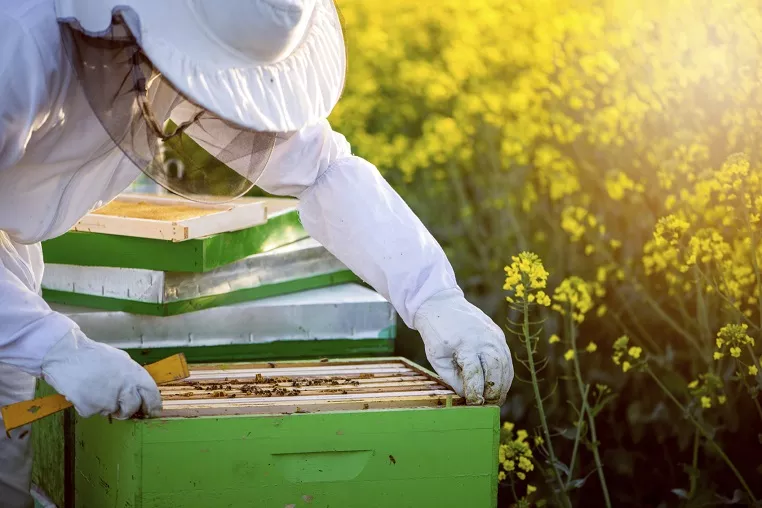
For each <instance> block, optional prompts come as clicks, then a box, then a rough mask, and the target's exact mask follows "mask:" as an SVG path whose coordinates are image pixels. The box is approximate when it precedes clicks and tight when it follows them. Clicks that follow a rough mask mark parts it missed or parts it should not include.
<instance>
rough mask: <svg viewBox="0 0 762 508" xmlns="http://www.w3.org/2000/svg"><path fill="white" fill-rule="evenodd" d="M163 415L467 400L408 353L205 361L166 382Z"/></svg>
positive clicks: (299, 410) (448, 403) (427, 404)
mask: <svg viewBox="0 0 762 508" xmlns="http://www.w3.org/2000/svg"><path fill="white" fill-rule="evenodd" d="M160 390H161V393H162V399H163V400H164V410H163V413H162V417H195V416H219V415H247V414H292V413H317V412H325V411H340V410H341V411H351V410H365V409H393V408H408V407H437V406H452V405H460V404H464V401H463V399H462V398H461V397H460V396H458V395H457V394H456V393H455V392H454V391H453V390H452V388H450V387H449V386H447V385H445V384H444V383H443V382H442V381H441V380H440V379H439V378H437V377H436V376H435V375H434V374H433V373H430V372H428V371H426V370H425V369H422V368H421V367H419V366H417V365H415V364H413V363H411V362H409V361H407V360H405V359H402V358H388V359H385V358H382V359H378V360H344V361H341V360H339V361H323V362H320V361H317V362H315V361H308V362H277V363H275V362H268V363H239V364H226V365H224V366H221V365H201V366H194V367H193V368H192V369H191V375H190V377H189V378H188V379H186V380H183V381H179V382H176V383H171V384H167V385H164V386H162V387H160Z"/></svg>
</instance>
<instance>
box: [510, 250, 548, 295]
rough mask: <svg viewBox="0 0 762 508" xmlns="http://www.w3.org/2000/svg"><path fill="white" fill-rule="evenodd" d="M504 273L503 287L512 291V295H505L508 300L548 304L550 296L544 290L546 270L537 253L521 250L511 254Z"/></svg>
mask: <svg viewBox="0 0 762 508" xmlns="http://www.w3.org/2000/svg"><path fill="white" fill-rule="evenodd" d="M505 274H506V276H505V285H504V286H503V289H504V290H506V291H511V292H513V296H508V297H506V299H507V300H508V301H509V302H511V303H517V302H528V303H537V304H538V305H543V306H546V307H547V306H549V305H550V297H549V296H548V295H547V294H546V293H545V291H544V289H545V287H546V286H547V282H548V272H547V271H546V270H545V267H544V266H543V265H542V261H540V258H539V257H538V256H537V254H533V253H531V252H522V253H521V254H519V255H518V256H513V258H512V263H511V264H510V266H506V267H505Z"/></svg>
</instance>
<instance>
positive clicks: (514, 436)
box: [498, 422, 543, 506]
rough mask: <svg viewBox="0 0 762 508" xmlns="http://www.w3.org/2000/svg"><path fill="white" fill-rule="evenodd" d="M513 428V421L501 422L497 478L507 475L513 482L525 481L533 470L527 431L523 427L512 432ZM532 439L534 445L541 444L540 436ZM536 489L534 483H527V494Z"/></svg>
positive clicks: (501, 479) (505, 477) (501, 478)
mask: <svg viewBox="0 0 762 508" xmlns="http://www.w3.org/2000/svg"><path fill="white" fill-rule="evenodd" d="M514 428H515V426H514V424H513V423H510V422H505V423H503V427H502V430H501V437H500V449H499V451H498V459H499V461H500V472H499V473H498V478H499V480H500V481H504V480H506V479H507V478H508V477H511V478H512V481H513V482H517V481H525V480H526V479H527V473H529V472H531V471H534V462H533V460H534V457H533V453H532V448H531V445H530V444H529V442H528V441H527V439H528V438H529V433H528V432H527V431H526V430H523V429H519V430H517V431H516V432H515V433H514ZM533 441H534V446H542V444H543V439H542V437H540V436H535V437H534V439H533ZM536 491H537V488H536V487H535V486H534V485H531V484H527V486H526V495H527V496H529V495H531V494H532V493H534V492H536ZM525 501H526V499H525ZM527 506H528V505H527Z"/></svg>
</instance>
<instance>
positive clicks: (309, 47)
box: [56, 0, 346, 201]
mask: <svg viewBox="0 0 762 508" xmlns="http://www.w3.org/2000/svg"><path fill="white" fill-rule="evenodd" d="M56 10H57V16H58V20H59V22H60V23H61V26H62V34H63V38H64V42H65V46H66V48H67V51H68V53H69V55H70V58H71V61H72V64H73V65H74V67H75V68H76V71H77V75H78V77H79V80H80V81H81V82H82V85H83V87H84V89H85V92H86V94H87V97H88V101H89V102H90V105H91V106H92V109H93V111H94V112H95V114H96V116H97V117H98V119H99V120H100V122H101V123H102V124H103V126H104V127H105V128H106V130H107V131H108V132H109V134H110V135H111V137H112V138H113V139H114V141H115V142H116V144H117V145H119V147H120V148H121V149H122V151H124V153H125V154H127V156H128V157H130V159H132V161H133V162H135V164H137V165H138V166H139V167H140V168H141V169H142V170H143V172H145V173H146V174H147V175H148V176H150V177H151V178H153V179H154V180H156V181H157V182H158V183H160V184H161V185H163V186H164V187H166V188H168V189H169V190H170V191H172V192H175V193H178V194H180V195H183V196H185V197H188V198H191V199H196V200H201V201H220V200H229V199H231V198H234V197H237V196H241V195H243V194H244V193H246V192H247V191H248V190H249V189H251V187H253V185H254V184H255V183H256V181H257V179H258V178H259V176H260V175H261V174H262V172H263V171H264V169H265V167H266V165H267V162H268V159H269V157H270V153H271V151H272V148H273V145H274V143H275V137H276V134H277V133H285V132H291V131H296V130H298V129H300V128H301V127H303V126H305V125H308V124H310V123H313V122H316V121H318V120H321V119H323V118H325V117H327V116H328V114H329V113H330V112H331V110H332V109H333V107H334V106H335V104H336V102H337V101H338V99H339V96H340V95H341V92H342V89H343V87H344V77H345V70H346V51H345V47H344V39H343V33H342V27H341V22H340V18H339V14H338V12H337V8H336V6H335V4H334V0H56Z"/></svg>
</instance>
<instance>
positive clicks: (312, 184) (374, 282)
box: [258, 121, 460, 328]
mask: <svg viewBox="0 0 762 508" xmlns="http://www.w3.org/2000/svg"><path fill="white" fill-rule="evenodd" d="M258 183H259V186H260V187H261V188H262V189H264V190H265V191H267V192H269V193H271V194H275V195H288V196H293V197H297V198H299V212H300V217H301V221H302V224H303V225H304V227H305V229H306V230H307V232H308V233H309V234H310V236H312V237H313V238H314V239H315V240H317V241H318V242H320V243H321V244H322V245H323V246H325V247H326V249H328V250H329V251H330V252H331V253H332V254H333V255H334V256H336V257H337V258H338V259H339V260H340V261H342V262H343V263H344V264H345V265H346V266H347V267H348V268H349V269H351V270H352V271H353V272H355V273H356V274H357V275H358V276H359V277H360V278H362V279H363V280H364V281H365V282H366V283H368V284H369V285H370V286H372V287H373V288H374V289H375V290H376V291H378V292H379V293H380V294H381V295H382V296H384V298H386V299H387V300H388V301H389V302H391V303H392V305H393V306H394V308H395V309H396V310H397V312H398V313H399V314H400V316H401V317H402V319H403V321H404V322H405V324H407V325H408V326H409V327H411V328H412V327H413V321H414V318H415V313H416V311H417V310H418V308H419V307H420V306H421V304H423V303H424V302H425V301H426V300H428V299H429V298H430V297H431V296H433V295H435V294H437V293H439V292H441V291H444V290H448V289H457V290H458V291H460V289H459V288H458V286H457V282H456V279H455V274H454V273H453V269H452V267H451V265H450V263H449V261H448V260H447V257H446V256H445V253H444V251H443V250H442V248H441V247H440V246H439V244H438V243H437V241H436V240H435V239H434V237H433V236H432V235H431V234H430V233H429V231H428V230H427V229H426V227H425V226H424V225H423V224H422V223H421V221H420V220H419V219H418V217H416V215H415V214H414V213H413V211H412V210H411V209H410V208H409V207H408V206H407V204H406V203H405V202H404V201H403V200H402V198H401V197H400V196H399V195H398V194H397V193H396V192H395V191H394V190H393V189H392V188H391V186H390V185H389V184H388V183H387V182H386V180H384V178H383V177H382V176H381V174H380V173H379V171H378V169H376V167H375V166H374V165H372V164H371V163H369V162H368V161H366V160H364V159H362V158H360V157H356V156H353V155H352V153H351V149H350V146H349V143H347V141H346V139H345V138H344V137H343V136H342V135H341V134H338V133H336V132H334V131H333V130H332V129H331V127H330V125H329V124H328V122H327V121H323V122H321V123H319V124H317V125H314V126H310V127H307V128H304V129H302V130H301V131H299V132H296V133H292V134H291V135H290V136H288V137H285V138H284V139H282V140H281V141H280V142H279V143H278V144H276V147H275V150H274V153H273V156H272V158H271V162H270V166H268V168H267V169H266V170H265V173H264V174H263V175H262V178H261V179H260V181H259V182H258Z"/></svg>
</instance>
